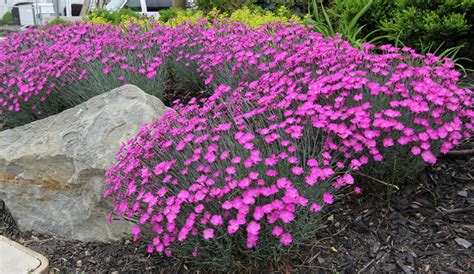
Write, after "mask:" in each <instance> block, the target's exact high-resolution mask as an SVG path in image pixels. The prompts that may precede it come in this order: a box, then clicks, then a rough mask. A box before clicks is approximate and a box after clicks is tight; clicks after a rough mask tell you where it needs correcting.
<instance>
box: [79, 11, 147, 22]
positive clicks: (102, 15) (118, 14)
mask: <svg viewBox="0 0 474 274" xmlns="http://www.w3.org/2000/svg"><path fill="white" fill-rule="evenodd" d="M141 17H142V15H141V14H140V13H138V12H135V11H133V10H131V9H120V10H118V11H108V10H105V9H97V10H94V11H93V12H91V13H89V14H88V15H87V20H88V21H90V22H92V23H95V24H100V23H111V24H112V25H120V24H121V23H126V22H129V21H130V19H139V18H141Z"/></svg>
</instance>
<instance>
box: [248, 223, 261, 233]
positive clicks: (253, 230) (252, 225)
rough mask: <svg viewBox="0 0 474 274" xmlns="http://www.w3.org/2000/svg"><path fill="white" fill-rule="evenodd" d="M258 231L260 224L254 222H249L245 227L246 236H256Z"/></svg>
mask: <svg viewBox="0 0 474 274" xmlns="http://www.w3.org/2000/svg"><path fill="white" fill-rule="evenodd" d="M259 231H260V224H259V223H257V222H255V221H251V222H250V223H249V224H248V226H247V233H248V234H251V235H258V232H259Z"/></svg>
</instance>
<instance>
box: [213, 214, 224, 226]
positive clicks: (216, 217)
mask: <svg viewBox="0 0 474 274" xmlns="http://www.w3.org/2000/svg"><path fill="white" fill-rule="evenodd" d="M222 223H223V221H222V216H220V215H214V216H212V217H211V224H213V225H215V226H220V225H222Z"/></svg>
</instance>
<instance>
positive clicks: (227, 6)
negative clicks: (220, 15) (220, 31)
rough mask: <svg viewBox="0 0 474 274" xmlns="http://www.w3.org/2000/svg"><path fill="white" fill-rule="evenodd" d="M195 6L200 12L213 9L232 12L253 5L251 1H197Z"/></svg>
mask: <svg viewBox="0 0 474 274" xmlns="http://www.w3.org/2000/svg"><path fill="white" fill-rule="evenodd" d="M196 2H197V6H198V8H199V9H200V10H202V11H205V12H208V11H210V10H212V9H213V8H217V9H219V10H220V11H226V12H232V11H234V10H236V9H240V8H243V7H245V6H248V5H251V4H253V2H254V1H253V0H197V1H196Z"/></svg>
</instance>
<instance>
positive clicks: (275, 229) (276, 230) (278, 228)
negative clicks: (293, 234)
mask: <svg viewBox="0 0 474 274" xmlns="http://www.w3.org/2000/svg"><path fill="white" fill-rule="evenodd" d="M282 233H283V228H281V226H277V225H276V226H274V227H273V229H272V234H273V235H274V236H276V237H279V236H280V235H281V234H282Z"/></svg>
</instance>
